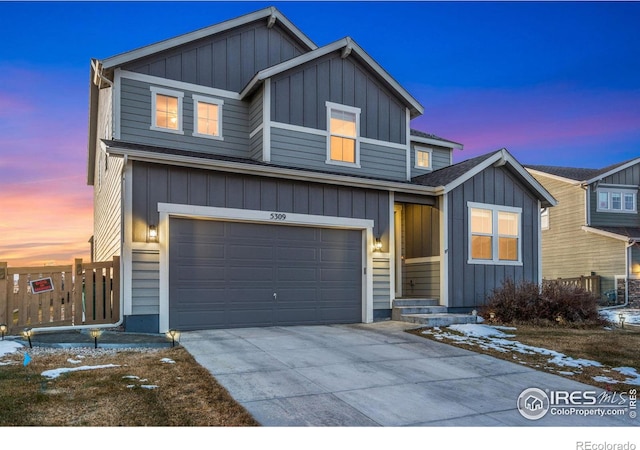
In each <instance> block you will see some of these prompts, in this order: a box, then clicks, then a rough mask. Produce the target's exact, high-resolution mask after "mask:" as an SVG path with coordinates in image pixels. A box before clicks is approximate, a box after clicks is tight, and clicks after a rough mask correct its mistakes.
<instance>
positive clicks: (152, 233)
mask: <svg viewBox="0 0 640 450" xmlns="http://www.w3.org/2000/svg"><path fill="white" fill-rule="evenodd" d="M149 241H151V242H157V241H158V227H156V226H155V225H149Z"/></svg>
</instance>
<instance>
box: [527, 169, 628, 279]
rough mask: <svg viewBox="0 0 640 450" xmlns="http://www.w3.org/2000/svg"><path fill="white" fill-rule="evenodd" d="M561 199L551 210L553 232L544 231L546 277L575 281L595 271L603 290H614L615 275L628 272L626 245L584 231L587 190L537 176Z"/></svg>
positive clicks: (543, 267)
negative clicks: (600, 280)
mask: <svg viewBox="0 0 640 450" xmlns="http://www.w3.org/2000/svg"><path fill="white" fill-rule="evenodd" d="M534 177H535V178H536V179H537V180H538V181H540V182H541V183H542V184H543V186H544V187H545V188H546V189H547V190H548V191H549V192H550V193H551V195H553V196H554V197H555V198H556V199H557V200H558V205H557V206H555V207H553V208H550V210H549V229H548V230H542V276H543V278H545V279H556V278H573V277H579V276H581V275H590V274H591V272H595V273H596V275H600V276H601V277H603V278H602V285H601V290H602V291H607V290H609V289H613V286H614V276H615V275H622V274H624V271H625V250H624V243H623V242H622V241H618V240H616V239H611V238H608V237H605V236H599V235H596V234H593V233H588V232H586V231H584V230H582V227H583V226H584V225H585V191H584V190H583V189H582V188H581V187H580V186H576V185H572V184H570V183H565V182H563V181H559V180H556V179H553V178H550V177H545V176H542V175H538V174H534Z"/></svg>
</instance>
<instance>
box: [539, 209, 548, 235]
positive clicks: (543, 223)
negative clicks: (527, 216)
mask: <svg viewBox="0 0 640 450" xmlns="http://www.w3.org/2000/svg"><path fill="white" fill-rule="evenodd" d="M540 228H542V229H543V230H548V229H549V208H542V209H541V210H540Z"/></svg>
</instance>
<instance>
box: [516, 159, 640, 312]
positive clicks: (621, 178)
mask: <svg viewBox="0 0 640 450" xmlns="http://www.w3.org/2000/svg"><path fill="white" fill-rule="evenodd" d="M527 170H528V171H529V172H530V173H531V174H532V175H533V176H534V177H535V178H536V179H537V180H538V181H539V182H540V183H541V184H542V185H543V186H544V187H545V188H546V189H547V190H548V191H549V192H550V193H551V194H552V195H553V196H554V197H555V198H556V199H557V200H558V206H557V207H555V208H552V209H551V210H544V209H543V210H542V222H543V227H542V257H543V265H542V273H543V275H544V278H547V279H556V278H573V277H579V276H589V275H592V274H595V275H599V276H600V277H601V292H603V293H604V292H607V291H609V292H611V291H614V290H615V291H616V292H617V297H618V302H619V303H621V302H623V301H626V300H630V301H632V302H637V303H640V280H638V278H640V215H639V214H638V189H639V188H640V158H634V159H632V160H629V161H625V162H622V163H619V164H614V165H612V166H609V167H605V168H603V169H578V168H570V167H554V166H527ZM616 279H617V280H618V282H617V283H616ZM627 279H629V282H628V283H627V282H626V281H625V280H627ZM626 286H628V288H627V287H626Z"/></svg>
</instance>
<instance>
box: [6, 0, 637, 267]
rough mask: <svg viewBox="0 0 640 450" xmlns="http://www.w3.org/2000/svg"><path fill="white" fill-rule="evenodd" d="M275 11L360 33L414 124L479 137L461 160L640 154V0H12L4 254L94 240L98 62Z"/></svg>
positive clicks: (588, 159)
mask: <svg viewBox="0 0 640 450" xmlns="http://www.w3.org/2000/svg"><path fill="white" fill-rule="evenodd" d="M270 5H274V6H276V7H278V9H280V10H281V11H282V12H283V13H284V14H285V15H286V16H287V17H288V18H289V19H290V20H291V21H292V22H293V23H294V24H296V25H297V26H298V27H299V28H300V29H301V30H302V31H303V32H304V33H306V34H307V36H308V37H309V38H311V39H312V40H313V41H315V42H316V43H317V44H318V45H324V44H328V43H330V42H333V41H335V40H337V39H340V38H342V37H344V36H351V37H352V38H353V39H354V40H355V41H356V42H358V44H359V45H360V46H361V47H362V48H364V49H365V50H366V51H367V52H368V53H369V54H370V55H371V56H372V57H373V58H374V59H375V60H377V61H378V62H379V63H380V64H381V65H382V66H383V67H384V68H385V69H386V70H387V71H388V72H389V73H390V74H391V75H392V76H393V77H394V78H395V79H396V80H397V81H398V82H399V83H400V84H401V85H403V86H404V87H405V88H406V89H407V90H408V91H409V92H410V93H411V94H412V95H413V96H414V97H416V98H417V99H418V101H420V102H421V103H422V104H423V106H424V107H425V113H424V115H423V116H421V117H420V118H418V119H415V120H414V121H413V123H412V126H413V127H414V128H417V129H419V130H422V131H425V132H429V133H434V134H437V135H439V136H442V137H444V138H447V139H451V140H454V141H457V142H460V143H462V144H464V146H465V148H464V150H463V151H457V152H456V154H455V156H454V160H455V161H456V162H457V161H461V160H463V159H467V158H470V157H473V156H477V155H478V154H481V153H486V152H489V151H493V150H497V149H500V148H503V147H505V148H507V149H508V150H509V151H510V152H511V153H512V154H513V155H514V156H515V157H516V158H517V159H518V160H519V161H520V162H522V163H523V164H548V165H566V166H576V167H604V166H607V165H610V164H613V163H617V162H620V161H624V160H627V159H630V158H634V157H638V156H640V27H639V26H638V23H639V22H640V2H273V3H263V2H37V3H36V2H0V37H1V38H2V39H1V42H3V43H4V45H3V47H2V50H0V191H1V192H4V195H3V196H2V199H1V200H0V254H3V253H4V254H8V255H10V256H6V257H5V259H9V260H12V259H13V258H19V256H17V255H18V254H22V255H26V254H27V253H29V254H30V255H32V257H33V258H36V260H38V261H40V260H42V261H47V260H49V259H51V260H54V259H59V256H57V255H58V254H57V250H56V251H54V250H48V252H49V253H47V252H46V251H44V250H43V248H42V246H41V245H40V244H37V243H34V242H33V240H32V239H29V244H24V243H22V244H17V242H25V241H26V240H27V239H26V236H29V235H30V234H33V233H35V232H34V231H33V230H34V229H38V230H40V231H41V229H42V228H43V227H45V229H46V230H47V231H46V238H42V239H43V240H46V241H50V242H49V243H51V244H55V243H58V245H59V246H60V247H61V248H62V247H65V248H69V247H73V245H75V246H76V247H77V251H80V249H82V251H84V249H85V248H86V247H87V246H86V240H85V239H83V240H82V241H81V242H78V241H77V236H78V235H83V236H84V235H86V239H87V240H88V238H89V236H90V235H91V227H92V225H91V223H92V206H91V201H92V200H91V199H92V196H91V189H90V188H89V187H87V186H86V176H85V173H86V151H87V148H86V143H87V116H88V91H89V61H90V58H105V57H109V56H113V55H115V54H118V53H121V52H124V51H128V50H131V49H134V48H137V47H140V46H144V45H147V44H151V43H154V42H157V41H159V40H162V39H167V38H171V37H174V36H176V35H179V34H182V33H187V32H190V31H193V30H195V29H198V28H202V27H206V26H209V25H212V24H215V23H218V22H221V21H224V20H227V19H231V18H234V17H237V16H239V15H242V14H245V13H249V12H252V11H255V10H258V9H262V8H264V7H266V6H270ZM35 205H46V206H47V207H46V208H44V209H43V208H36V207H35ZM64 233H68V237H64V236H67V235H65V234H64ZM72 241H73V242H74V243H75V244H72ZM38 242H40V241H38ZM43 242H44V241H43ZM27 250H28V251H27ZM73 250H74V251H76V249H73ZM77 251H76V252H75V254H76V255H77ZM0 259H2V257H0Z"/></svg>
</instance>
